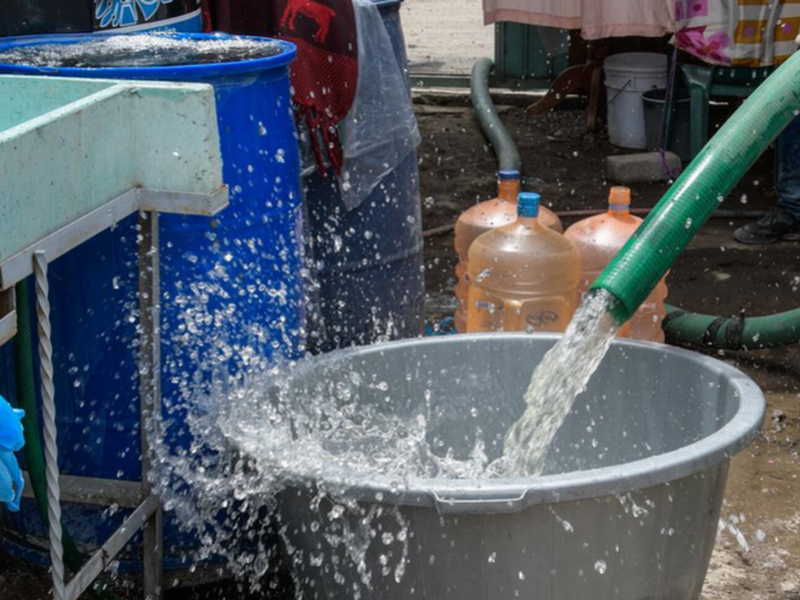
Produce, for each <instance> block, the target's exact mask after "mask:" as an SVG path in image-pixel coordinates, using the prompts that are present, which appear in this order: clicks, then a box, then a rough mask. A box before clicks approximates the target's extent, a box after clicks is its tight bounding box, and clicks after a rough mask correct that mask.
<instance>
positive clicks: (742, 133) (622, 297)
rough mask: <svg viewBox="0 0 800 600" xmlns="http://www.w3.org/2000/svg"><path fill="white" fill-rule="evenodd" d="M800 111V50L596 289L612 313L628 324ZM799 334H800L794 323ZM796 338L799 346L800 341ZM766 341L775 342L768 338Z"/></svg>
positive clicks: (732, 122) (707, 151)
mask: <svg viewBox="0 0 800 600" xmlns="http://www.w3.org/2000/svg"><path fill="white" fill-rule="evenodd" d="M798 109H800V52H798V53H795V54H794V55H793V56H792V57H791V58H790V59H789V60H788V61H786V62H785V63H784V64H783V65H782V66H781V67H780V68H778V69H777V70H776V71H775V73H773V74H772V76H770V77H769V79H767V80H766V81H765V82H764V83H763V84H762V85H761V86H760V87H759V88H758V89H757V90H756V91H755V92H753V94H752V95H751V96H750V98H748V99H747V100H746V101H745V103H744V104H743V105H742V107H741V108H739V110H737V111H736V113H734V115H733V116H732V117H731V118H730V119H728V121H727V122H726V123H725V125H724V126H723V127H722V128H721V129H720V130H719V132H718V133H717V134H716V135H715V136H714V137H713V138H712V139H711V141H710V142H709V143H708V144H707V145H706V147H705V148H703V150H702V151H701V152H700V154H699V155H698V156H697V158H696V159H695V160H694V161H693V162H692V163H691V164H690V165H689V167H688V168H687V169H686V171H684V173H683V174H682V175H681V176H680V178H678V180H677V181H676V182H675V184H674V185H673V186H672V187H671V188H670V190H669V191H668V192H667V194H666V195H665V196H664V197H663V198H662V199H661V201H660V202H659V203H658V205H657V206H656V207H655V209H654V210H653V212H652V213H651V214H650V216H648V217H647V219H646V220H645V222H644V223H643V225H642V226H641V227H640V228H639V229H638V230H637V231H636V233H635V234H634V235H633V236H632V237H631V239H630V240H629V241H628V243H627V244H625V246H624V247H623V248H622V250H621V251H620V253H619V254H618V255H617V256H616V258H615V259H614V260H613V261H612V262H611V264H610V265H609V266H608V268H607V269H606V270H605V271H603V273H601V275H600V277H598V279H597V280H596V281H595V282H594V284H593V285H592V289H595V290H597V289H604V290H607V291H609V292H610V293H611V294H612V295H613V296H614V297H615V298H616V299H617V302H615V303H614V305H613V306H612V307H610V311H611V312H612V314H613V315H614V316H615V317H616V318H617V319H618V320H619V321H620V322H623V321H627V320H628V319H629V318H630V317H631V316H632V315H633V314H634V313H635V312H636V309H637V308H639V305H640V304H641V303H642V302H643V301H644V300H645V298H647V296H649V295H650V292H651V291H652V290H653V288H654V287H655V286H656V284H657V283H658V282H659V281H660V280H661V278H662V277H664V275H665V274H666V272H667V271H668V270H669V268H670V266H671V265H672V263H673V262H674V261H675V259H677V258H678V256H679V255H680V254H681V252H683V250H684V249H685V248H686V245H687V244H688V243H689V241H690V240H691V239H692V238H693V237H694V236H695V234H696V233H697V231H698V230H699V229H700V227H702V226H703V225H704V224H705V222H706V221H707V220H708V218H709V217H710V216H711V214H712V213H713V212H714V210H716V208H717V206H719V203H720V202H721V201H722V200H723V198H724V197H725V196H726V195H727V194H728V193H729V192H730V191H731V189H733V187H734V186H735V185H736V183H737V182H738V181H739V180H740V179H741V178H742V177H743V176H744V175H745V174H746V173H747V171H748V170H749V169H750V167H751V166H752V165H753V163H754V162H755V161H756V159H757V158H758V157H759V156H760V155H761V154H762V153H763V152H764V150H766V149H767V148H768V147H769V145H770V144H771V143H772V142H773V140H774V139H775V138H776V137H777V136H778V134H779V133H780V132H781V131H782V130H783V129H784V128H785V127H786V126H787V125H788V124H789V122H790V121H791V120H792V119H793V118H794V117H795V114H796V112H797V110H798ZM785 315H790V317H789V320H792V321H793V320H794V319H795V318H796V313H785ZM763 319H780V321H779V322H777V323H775V326H774V328H773V329H770V333H774V332H775V330H777V329H778V328H779V327H785V321H784V317H783V316H781V315H778V316H775V317H763ZM761 323H763V321H761ZM791 329H792V330H793V331H796V330H797V326H796V325H794V322H793V324H792V327H791ZM698 331H699V330H698ZM704 331H705V330H704ZM767 333H768V332H767V331H764V332H762V334H761V337H764V338H766V337H767ZM792 337H794V338H795V339H794V341H796V338H797V336H792ZM779 339H780V340H783V341H784V343H785V341H786V340H788V339H790V338H789V337H788V336H783V335H781V336H779ZM761 341H762V342H763V343H767V340H766V339H764V340H761ZM775 341H776V342H777V341H778V339H777V338H776V340H775ZM770 342H771V341H770ZM771 345H777V344H771Z"/></svg>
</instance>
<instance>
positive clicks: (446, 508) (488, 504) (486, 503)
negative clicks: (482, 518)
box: [428, 489, 529, 515]
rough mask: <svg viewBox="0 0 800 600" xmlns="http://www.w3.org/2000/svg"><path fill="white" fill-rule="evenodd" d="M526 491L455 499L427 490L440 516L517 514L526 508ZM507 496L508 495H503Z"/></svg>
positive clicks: (510, 491) (501, 492) (500, 492)
mask: <svg viewBox="0 0 800 600" xmlns="http://www.w3.org/2000/svg"><path fill="white" fill-rule="evenodd" d="M528 491H529V490H527V489H525V490H522V491H520V490H519V489H517V490H513V491H512V490H509V491H507V492H503V491H499V492H498V493H497V495H496V496H494V495H491V496H483V497H478V498H463V499H461V498H456V497H453V496H450V495H442V494H440V493H438V492H436V491H435V490H428V493H429V494H430V495H431V497H432V498H433V501H434V504H435V505H436V512H438V513H439V514H440V515H457V514H461V515H463V514H487V513H492V514H498V513H518V512H520V511H521V510H523V509H524V508H526V506H527V503H525V497H526V496H527V495H528ZM504 494H508V495H504Z"/></svg>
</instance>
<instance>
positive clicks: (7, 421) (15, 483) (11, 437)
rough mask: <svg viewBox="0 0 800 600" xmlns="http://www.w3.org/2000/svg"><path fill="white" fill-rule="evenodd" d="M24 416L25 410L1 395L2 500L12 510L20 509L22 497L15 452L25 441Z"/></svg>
mask: <svg viewBox="0 0 800 600" xmlns="http://www.w3.org/2000/svg"><path fill="white" fill-rule="evenodd" d="M23 416H25V412H24V411H22V410H17V409H15V408H11V405H10V404H9V403H8V402H6V401H5V400H4V399H3V398H2V397H0V502H3V503H5V504H6V505H7V506H8V508H9V509H10V510H12V511H17V510H19V501H20V498H21V497H22V487H23V480H22V473H21V472H20V470H19V465H18V464H17V459H16V458H15V457H14V452H17V451H19V450H20V449H21V448H22V446H23V445H24V443H25V439H24V437H23V435H22V423H20V421H21V420H22V417H23Z"/></svg>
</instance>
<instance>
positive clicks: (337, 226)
mask: <svg viewBox="0 0 800 600" xmlns="http://www.w3.org/2000/svg"><path fill="white" fill-rule="evenodd" d="M376 4H378V6H379V9H380V11H381V16H382V18H383V22H384V25H385V26H386V29H387V31H388V32H389V37H390V38H391V41H392V45H393V47H394V50H395V56H396V58H397V61H398V62H399V63H400V65H401V67H402V68H403V70H404V71H405V70H406V69H407V63H408V61H407V58H406V50H405V41H404V39H403V30H402V26H401V23H400V4H401V2H400V0H382V1H381V0H378V1H377V2H376ZM409 94H410V92H409ZM304 184H305V189H306V203H307V205H308V213H309V229H310V237H311V238H312V240H313V248H312V254H313V258H314V262H315V264H316V268H317V277H318V279H319V284H320V292H319V305H320V309H321V310H320V312H321V316H322V320H323V328H324V331H323V333H322V335H321V336H320V337H321V338H322V342H321V344H320V345H319V346H320V347H319V349H321V350H330V349H333V348H337V347H343V346H350V345H354V344H355V345H362V344H368V343H371V342H373V341H375V340H376V339H378V338H388V339H398V338H408V337H415V336H418V335H421V334H422V328H423V311H424V300H425V280H424V273H423V260H422V246H423V244H422V219H421V214H420V211H421V209H420V197H419V174H418V170H417V155H416V152H412V153H411V154H409V156H408V157H406V159H405V160H404V161H403V162H402V163H401V164H400V165H399V166H398V168H397V169H395V171H394V172H392V173H391V174H389V175H387V176H386V177H385V178H384V179H383V181H382V182H381V183H380V185H378V187H377V188H376V189H375V190H374V191H373V192H372V194H371V195H370V196H369V197H368V198H367V199H366V200H365V201H364V202H363V203H362V204H361V205H360V206H359V207H357V208H356V209H354V210H352V211H348V210H347V208H346V207H345V205H344V202H343V201H342V199H341V196H340V194H339V187H338V183H337V182H336V179H335V177H334V176H333V174H331V173H329V174H328V175H327V176H322V175H320V174H319V173H316V172H315V173H314V174H313V175H310V176H308V177H306V178H305V181H304Z"/></svg>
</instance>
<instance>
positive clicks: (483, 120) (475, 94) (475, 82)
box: [470, 58, 522, 172]
mask: <svg viewBox="0 0 800 600" xmlns="http://www.w3.org/2000/svg"><path fill="white" fill-rule="evenodd" d="M492 69H494V63H493V62H492V60H491V59H490V58H481V59H479V60H478V61H477V62H476V63H475V66H474V67H472V79H471V80H470V90H471V97H472V107H473V108H474V110H475V116H476V117H477V118H478V122H479V123H480V124H481V129H482V130H483V133H484V135H486V138H487V139H488V140H489V143H490V144H491V145H492V147H493V148H494V152H495V155H496V156H497V162H498V170H500V171H506V170H510V171H519V172H521V170H522V169H521V168H522V159H521V158H520V156H519V151H518V150H517V146H516V144H515V143H514V140H513V138H512V137H511V134H509V133H508V130H507V129H506V127H505V125H503V122H502V121H501V120H500V117H499V116H498V114H497V111H496V110H495V109H494V104H493V103H492V96H491V94H490V93H489V74H490V73H491V72H492Z"/></svg>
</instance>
